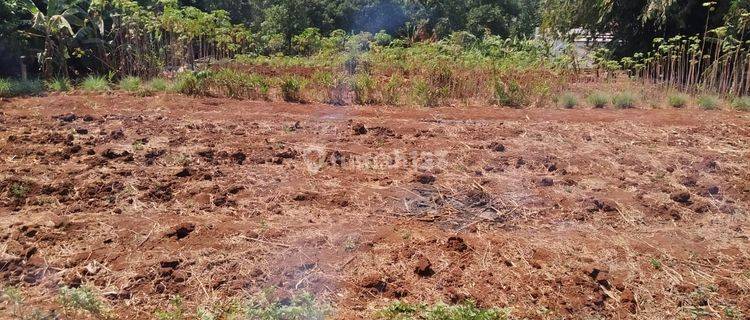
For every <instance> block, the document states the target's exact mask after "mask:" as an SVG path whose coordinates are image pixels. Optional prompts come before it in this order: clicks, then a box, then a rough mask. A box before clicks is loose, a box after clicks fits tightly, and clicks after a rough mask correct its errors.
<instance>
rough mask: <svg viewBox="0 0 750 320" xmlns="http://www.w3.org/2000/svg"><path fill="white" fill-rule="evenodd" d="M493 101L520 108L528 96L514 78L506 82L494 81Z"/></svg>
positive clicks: (525, 102) (526, 101)
mask: <svg viewBox="0 0 750 320" xmlns="http://www.w3.org/2000/svg"><path fill="white" fill-rule="evenodd" d="M494 91H495V102H496V103H497V104H499V105H501V106H507V107H511V108H522V107H523V106H524V105H526V104H527V103H528V96H527V94H526V93H525V92H524V90H523V89H522V88H521V85H520V84H519V83H518V81H516V80H510V81H508V82H507V83H505V82H502V81H496V82H495V90H494Z"/></svg>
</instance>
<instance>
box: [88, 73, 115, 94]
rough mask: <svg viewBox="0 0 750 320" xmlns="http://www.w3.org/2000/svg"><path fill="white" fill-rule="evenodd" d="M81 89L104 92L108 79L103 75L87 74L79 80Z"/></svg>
mask: <svg viewBox="0 0 750 320" xmlns="http://www.w3.org/2000/svg"><path fill="white" fill-rule="evenodd" d="M81 89H83V90H84V91H88V92H104V91H108V90H109V81H107V78H105V77H103V76H94V75H91V76H88V77H86V79H84V80H83V82H81Z"/></svg>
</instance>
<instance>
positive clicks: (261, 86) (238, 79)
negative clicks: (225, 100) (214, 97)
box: [201, 69, 269, 99]
mask: <svg viewBox="0 0 750 320" xmlns="http://www.w3.org/2000/svg"><path fill="white" fill-rule="evenodd" d="M201 86H202V91H210V93H213V94H218V95H223V96H227V97H230V98H236V99H243V98H244V99H256V98H267V96H268V88H269V85H268V82H267V81H266V79H265V77H263V76H261V75H257V74H252V73H245V72H241V71H237V70H234V69H221V70H219V71H216V72H214V73H211V74H210V75H209V76H208V77H206V78H205V80H204V81H203V82H202V83H201Z"/></svg>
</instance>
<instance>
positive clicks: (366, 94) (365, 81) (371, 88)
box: [352, 73, 377, 105]
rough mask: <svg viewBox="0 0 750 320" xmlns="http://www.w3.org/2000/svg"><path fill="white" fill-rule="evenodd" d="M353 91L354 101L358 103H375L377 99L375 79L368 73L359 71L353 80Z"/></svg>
mask: <svg viewBox="0 0 750 320" xmlns="http://www.w3.org/2000/svg"><path fill="white" fill-rule="evenodd" d="M352 91H354V101H355V102H356V103H357V104H362V105H365V104H374V103H376V102H377V101H376V99H375V81H374V80H373V79H372V76H370V75H369V74H367V73H359V74H357V75H356V76H355V77H354V81H353V82H352Z"/></svg>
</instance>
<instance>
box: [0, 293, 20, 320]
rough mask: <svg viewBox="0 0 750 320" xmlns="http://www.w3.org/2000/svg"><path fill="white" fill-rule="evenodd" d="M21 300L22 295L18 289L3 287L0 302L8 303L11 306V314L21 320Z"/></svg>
mask: <svg viewBox="0 0 750 320" xmlns="http://www.w3.org/2000/svg"><path fill="white" fill-rule="evenodd" d="M23 300H24V299H23V293H22V292H21V289H19V288H18V287H5V288H3V291H2V295H0V301H8V302H10V303H11V304H12V305H13V311H12V314H13V316H14V317H16V318H21V317H20V316H21V306H22V304H23Z"/></svg>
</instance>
